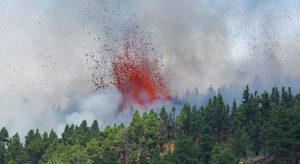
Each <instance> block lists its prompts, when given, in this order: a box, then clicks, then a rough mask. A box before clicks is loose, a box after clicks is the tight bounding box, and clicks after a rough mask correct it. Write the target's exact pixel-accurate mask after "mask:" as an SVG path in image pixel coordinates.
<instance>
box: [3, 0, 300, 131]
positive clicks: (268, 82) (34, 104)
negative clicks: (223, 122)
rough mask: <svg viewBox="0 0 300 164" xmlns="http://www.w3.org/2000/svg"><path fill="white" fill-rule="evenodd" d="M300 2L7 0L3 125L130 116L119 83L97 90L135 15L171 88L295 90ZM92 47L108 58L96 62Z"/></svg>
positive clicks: (186, 95) (60, 124)
mask: <svg viewBox="0 0 300 164" xmlns="http://www.w3.org/2000/svg"><path fill="white" fill-rule="evenodd" d="M299 11H300V6H299V3H298V2H296V1H292V0H288V1H284V2H283V1H264V2H261V1H256V0H253V1H247V0H242V1H232V2H223V1H219V0H214V1H211V0H201V1H200V0H187V1H184V2H183V1H180V0H163V1H161V0H152V1H134V0H128V1H121V0H113V1H111V0H93V1H74V0H52V1H50V0H43V1H38V2H37V1H34V0H29V1H17V0H3V1H0V14H1V17H0V24H1V26H0V127H2V126H6V127H7V128H8V129H9V131H10V133H15V132H17V131H19V132H20V133H21V134H22V135H25V134H26V133H27V131H28V129H30V128H40V129H41V130H49V129H51V128H54V130H56V131H57V132H58V133H61V132H62V131H63V128H64V126H65V125H66V124H70V123H73V124H79V123H80V122H81V121H82V120H83V119H86V120H87V121H88V123H89V124H91V122H92V121H93V120H94V119H97V120H98V122H99V124H100V127H101V128H103V127H104V126H106V125H107V124H111V123H115V122H125V123H126V122H128V120H129V116H130V112H131V111H130V110H128V111H127V112H125V113H119V114H117V110H118V104H119V103H120V99H121V96H122V95H121V94H120V93H119V91H118V90H117V89H116V88H115V87H114V86H111V85H109V86H107V88H106V89H104V90H103V91H102V92H97V93H94V90H95V86H94V83H93V79H94V77H93V76H97V75H99V73H100V74H105V75H107V74H110V73H111V65H110V62H109V58H110V55H111V54H113V53H114V54H115V53H120V52H122V48H123V47H122V44H123V43H122V37H124V34H125V33H126V31H127V30H130V29H131V28H133V26H135V25H139V27H140V28H141V29H142V31H146V32H149V33H150V34H151V37H149V38H150V39H151V42H152V43H154V47H155V49H156V50H155V52H157V53H159V54H160V55H161V56H162V57H163V66H164V67H163V72H162V74H163V75H164V76H165V78H166V80H167V84H168V88H169V90H170V92H171V95H172V96H173V97H175V96H176V95H177V96H178V97H180V98H182V99H188V100H190V101H193V102H194V103H195V104H198V103H199V102H201V103H202V102H205V100H206V99H207V98H208V96H210V95H213V94H215V92H221V93H224V94H225V95H226V98H227V99H228V101H231V100H232V98H233V97H239V94H240V93H241V90H242V88H243V87H244V86H245V85H246V84H250V86H251V88H253V89H256V90H262V89H270V88H271V87H272V86H274V85H276V86H281V85H290V86H292V87H293V88H294V89H296V91H298V89H299V86H297V84H299V81H300V78H299V77H300V66H299V64H298V62H299V61H300V55H299V53H300V47H299V45H300V44H299V43H300V35H299V34H300V13H299ZM147 34H148V33H147ZM91 55H94V56H95V57H96V58H105V60H107V61H108V62H106V63H105V64H104V63H102V65H101V66H103V67H102V68H97V69H101V70H100V71H99V72H97V71H96V72H95V68H94V65H93V63H91V61H89V60H88V58H87V56H91ZM105 75H102V76H103V77H105V78H111V77H110V76H105ZM210 87H212V88H215V90H216V91H214V90H213V89H209V88H210ZM195 89H198V90H197V91H195ZM195 96H198V97H199V99H197V98H195ZM200 99H201V100H200ZM161 103H162V102H157V103H156V104H154V105H153V107H154V108H155V107H157V106H159V105H158V104H161ZM137 108H138V107H137Z"/></svg>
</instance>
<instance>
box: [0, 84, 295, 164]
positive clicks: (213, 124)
mask: <svg viewBox="0 0 300 164" xmlns="http://www.w3.org/2000/svg"><path fill="white" fill-rule="evenodd" d="M299 159H300V93H299V94H297V95H296V96H294V95H293V94H292V92H291V89H290V88H288V89H287V90H286V89H285V88H284V87H283V88H282V89H281V91H279V90H278V88H273V89H272V92H271V94H269V93H268V92H263V93H262V94H261V95H259V94H258V93H257V92H254V93H251V92H250V91H249V88H248V86H247V87H246V89H245V90H244V92H243V100H242V102H241V103H240V105H237V103H236V101H235V100H234V101H233V104H232V106H231V107H230V106H229V105H226V104H225V103H224V101H223V98H222V96H221V95H217V96H215V97H213V98H212V99H211V100H209V102H208V104H207V105H206V106H201V107H200V108H198V107H191V106H190V105H189V104H188V103H186V104H184V105H183V107H182V109H181V110H180V111H179V113H178V114H177V115H175V108H173V109H171V110H170V112H167V110H166V109H165V108H164V107H162V108H161V110H160V112H159V113H156V112H154V110H150V112H148V113H143V114H140V113H138V112H135V113H134V114H133V117H132V120H131V122H130V124H129V126H128V127H125V126H124V125H122V124H121V125H113V126H107V127H106V128H105V129H104V130H103V131H99V128H98V122H97V121H94V122H93V124H92V126H91V127H88V126H87V122H86V121H83V122H82V123H81V125H79V126H74V125H67V126H66V127H65V130H64V132H63V134H62V137H61V138H58V137H57V135H56V134H55V132H54V131H51V132H50V133H49V134H48V133H47V132H44V133H43V134H40V132H39V130H35V131H34V130H30V131H29V132H28V134H27V136H26V137H25V143H24V144H22V143H21V142H20V137H19V135H18V133H16V134H15V135H13V136H12V137H9V135H8V132H7V129H6V128H4V127H3V128H2V129H1V131H0V164H2V163H12V164H19V163H80V164H81V163H103V164H106V163H107V164H113V163H141V164H144V163H178V164H193V163H195V164H196V163H197V164H198V163H204V164H209V163H213V164H227V163H228V164H233V163H242V162H241V161H244V162H247V163H251V162H252V163H254V162H257V163H259V162H260V163H268V162H270V163H280V164H282V163H297V162H299Z"/></svg>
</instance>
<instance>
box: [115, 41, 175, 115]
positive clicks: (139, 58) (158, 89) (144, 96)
mask: <svg viewBox="0 0 300 164" xmlns="http://www.w3.org/2000/svg"><path fill="white" fill-rule="evenodd" d="M135 49H136V47H135V46H134V45H133V44H130V43H129V42H126V43H125V45H124V53H123V54H122V55H119V56H117V57H116V58H115V59H114V60H113V62H112V67H113V69H112V71H113V77H114V82H113V83H114V85H115V86H116V87H117V88H118V90H119V91H120V92H121V93H122V95H123V98H122V102H121V106H120V110H123V109H124V108H127V107H130V105H132V104H138V105H141V106H144V107H146V106H147V105H148V104H151V103H153V102H154V101H155V100H158V99H163V100H167V101H168V100H170V95H169V92H168V89H167V87H166V85H165V81H164V79H163V77H162V75H161V73H160V69H159V67H158V66H157V64H156V63H155V62H151V61H150V59H149V58H147V56H146V55H145V54H143V53H142V52H141V51H136V50H135Z"/></svg>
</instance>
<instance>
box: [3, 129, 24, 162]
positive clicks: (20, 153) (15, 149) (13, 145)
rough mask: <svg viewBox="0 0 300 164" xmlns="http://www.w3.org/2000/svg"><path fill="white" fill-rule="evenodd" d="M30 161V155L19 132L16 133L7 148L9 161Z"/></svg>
mask: <svg viewBox="0 0 300 164" xmlns="http://www.w3.org/2000/svg"><path fill="white" fill-rule="evenodd" d="M27 161H28V156H27V154H26V152H25V150H24V147H23V145H22V144H21V142H20V137H19V134H18V133H16V134H15V135H13V136H12V138H11V142H10V144H9V145H8V150H7V162H8V163H17V164H22V163H26V162H27Z"/></svg>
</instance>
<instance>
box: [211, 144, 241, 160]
mask: <svg viewBox="0 0 300 164" xmlns="http://www.w3.org/2000/svg"><path fill="white" fill-rule="evenodd" d="M238 161H239V160H238V159H236V156H235V155H234V153H233V150H232V147H231V145H230V144H216V145H215V146H214V148H213V151H212V163H215V164H227V163H238Z"/></svg>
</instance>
